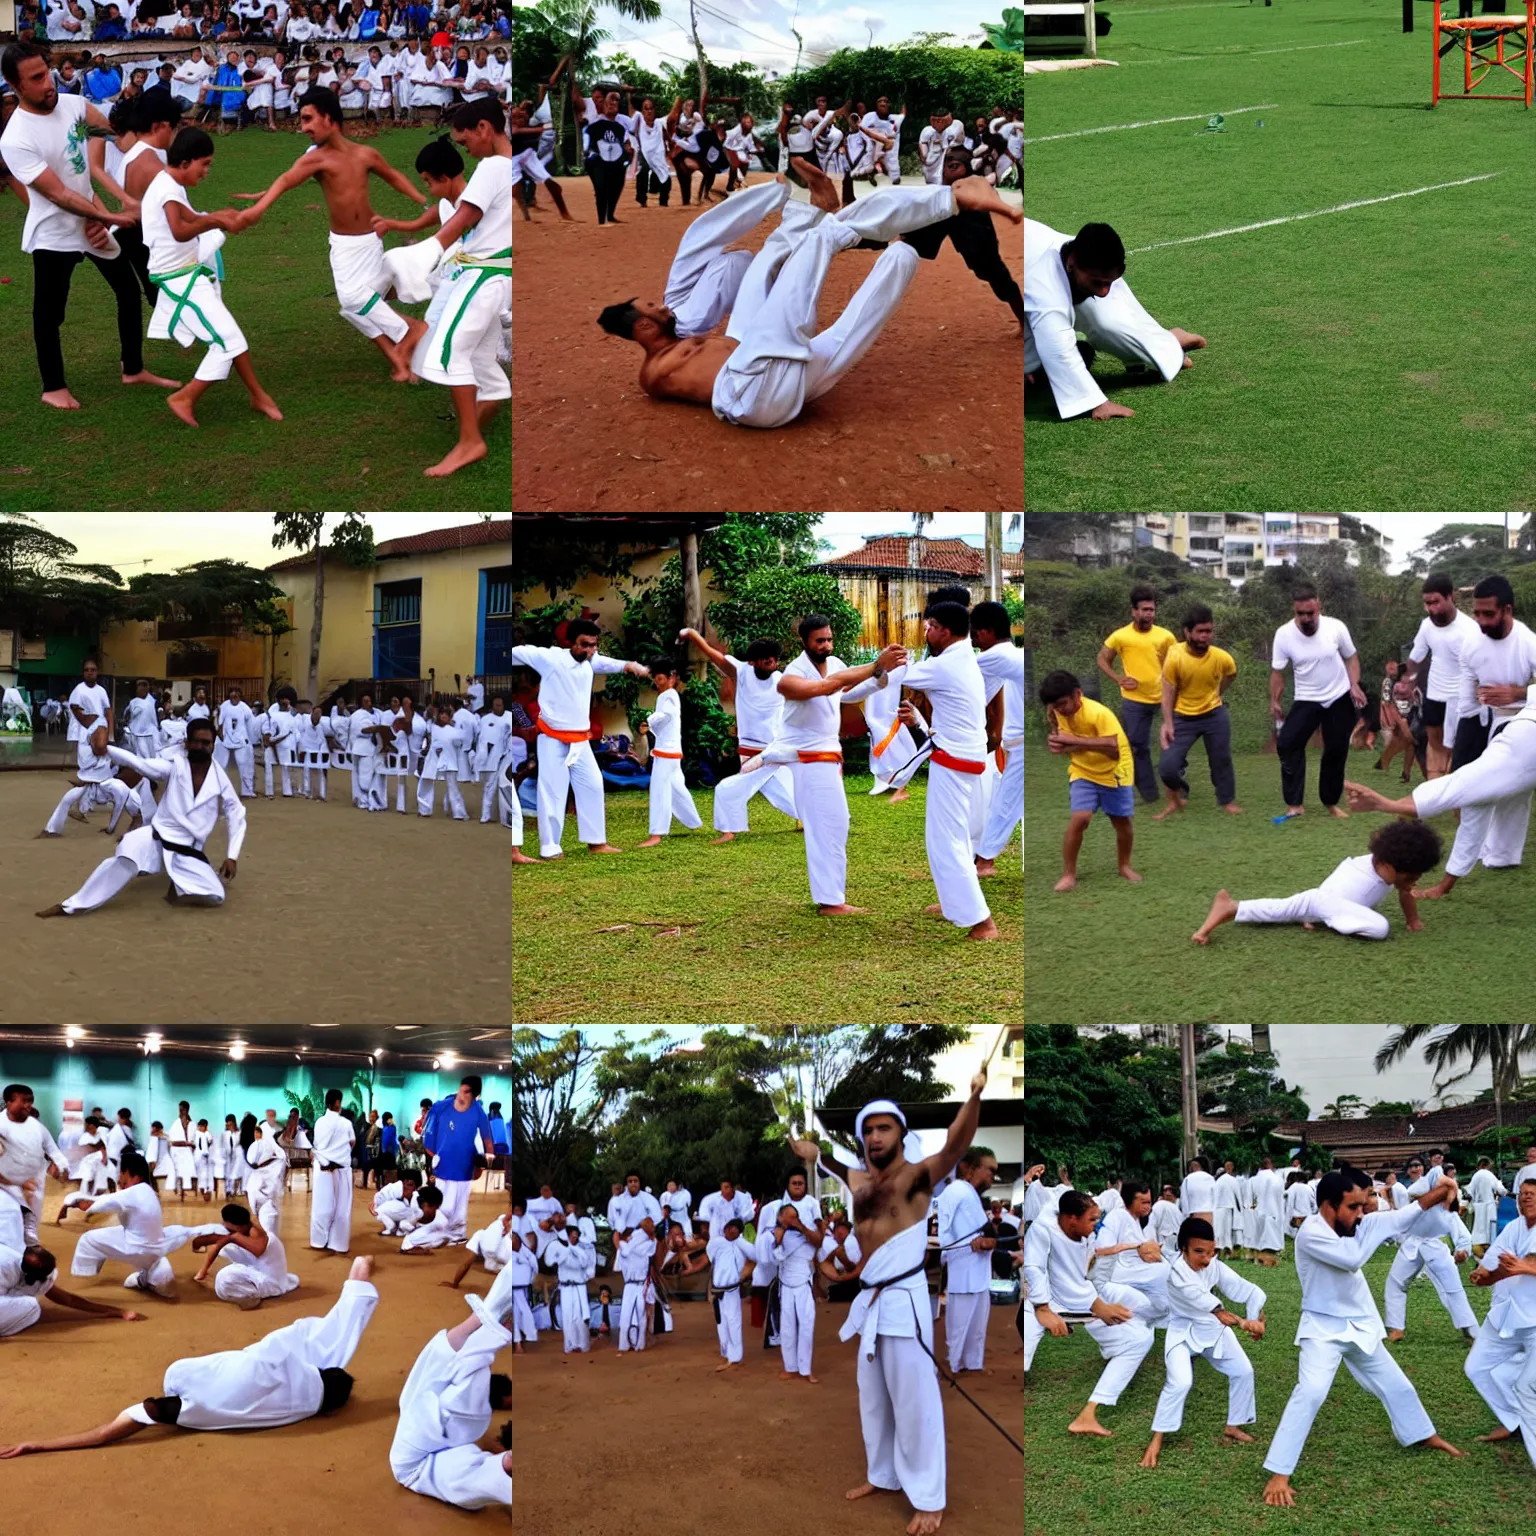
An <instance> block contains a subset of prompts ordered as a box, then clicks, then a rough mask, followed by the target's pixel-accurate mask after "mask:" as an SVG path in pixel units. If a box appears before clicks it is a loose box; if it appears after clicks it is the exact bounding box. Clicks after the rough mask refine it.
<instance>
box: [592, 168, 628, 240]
mask: <svg viewBox="0 0 1536 1536" xmlns="http://www.w3.org/2000/svg"><path fill="white" fill-rule="evenodd" d="M587 175H588V176H590V177H591V178H592V195H593V197H595V198H596V199H597V222H598V223H599V224H606V223H607V222H608V221H609V219H611V218H612V217H613V211H614V209H615V208H617V207H618V206H619V193H620V192H622V191H623V190H624V162H623V161H622V160H600V159H598V158H597V157H596V156H594V157H593V158H592V159H591V160H589V161H587Z"/></svg>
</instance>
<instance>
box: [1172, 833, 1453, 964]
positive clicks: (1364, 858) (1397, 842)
mask: <svg viewBox="0 0 1536 1536" xmlns="http://www.w3.org/2000/svg"><path fill="white" fill-rule="evenodd" d="M1369 846H1370V852H1369V853H1362V854H1357V855H1356V856H1355V857H1353V858H1349V859H1342V860H1340V862H1339V866H1338V868H1337V869H1335V870H1334V872H1333V873H1332V874H1331V875H1329V876H1328V878H1327V879H1326V880H1324V881H1323V883H1322V884H1321V885H1319V886H1315V887H1314V888H1313V889H1312V890H1310V891H1300V892H1298V893H1297V894H1296V895H1295V896H1284V897H1278V898H1274V899H1269V900H1263V901H1233V899H1232V898H1231V896H1230V895H1228V894H1227V892H1226V891H1224V890H1222V891H1217V892H1216V899H1215V900H1214V901H1213V902H1212V903H1211V910H1210V913H1209V914H1208V915H1207V917H1206V919H1205V921H1204V922H1203V923H1201V925H1200V926H1199V927H1198V928H1197V929H1196V930H1195V931H1194V933H1192V934H1191V935H1190V937H1191V938H1192V939H1193V940H1194V941H1195V943H1196V944H1208V943H1210V940H1211V933H1212V931H1213V930H1214V929H1216V928H1218V927H1220V926H1221V924H1222V923H1230V922H1239V923H1300V924H1301V926H1302V927H1303V928H1306V929H1308V930H1309V931H1310V930H1311V929H1313V928H1315V927H1316V926H1317V925H1318V924H1319V923H1322V924H1323V925H1324V926H1325V927H1328V928H1332V929H1333V931H1334V932H1335V933H1344V934H1351V935H1353V936H1354V937H1356V938H1361V939H1384V938H1386V937H1387V933H1388V929H1387V920H1386V918H1384V917H1383V916H1382V915H1381V913H1379V912H1377V911H1375V910H1374V909H1375V908H1376V907H1377V906H1379V905H1380V904H1381V900H1382V898H1383V897H1384V896H1385V895H1386V894H1387V892H1388V891H1390V890H1394V889H1395V890H1396V891H1397V899H1398V900H1399V901H1400V902H1401V903H1402V907H1403V917H1404V918H1405V919H1406V920H1407V924H1408V931H1409V933H1418V932H1419V931H1420V930H1421V929H1422V928H1423V927H1424V924H1423V923H1422V922H1420V920H1419V906H1418V902H1417V901H1415V900H1414V895H1413V887H1414V882H1415V881H1417V880H1418V879H1419V878H1420V877H1421V876H1422V875H1425V874H1427V873H1428V872H1429V871H1430V870H1432V869H1433V868H1434V867H1435V865H1436V864H1438V863H1439V862H1440V847H1441V845H1440V834H1439V833H1438V832H1436V831H1435V830H1434V829H1433V828H1432V827H1427V826H1425V825H1424V823H1423V822H1422V821H1392V822H1388V823H1387V825H1386V826H1384V827H1378V828H1377V829H1376V830H1375V832H1373V833H1372V834H1371V841H1370V845H1369Z"/></svg>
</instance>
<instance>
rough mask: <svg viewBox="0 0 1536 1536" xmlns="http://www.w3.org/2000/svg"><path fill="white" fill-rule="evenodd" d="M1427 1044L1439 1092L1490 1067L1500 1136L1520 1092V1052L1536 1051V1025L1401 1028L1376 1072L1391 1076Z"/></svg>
mask: <svg viewBox="0 0 1536 1536" xmlns="http://www.w3.org/2000/svg"><path fill="white" fill-rule="evenodd" d="M1420 1041H1423V1042H1424V1061H1425V1063H1426V1065H1428V1066H1431V1067H1433V1068H1434V1069H1435V1091H1436V1092H1437V1093H1439V1092H1442V1091H1443V1090H1444V1089H1446V1088H1449V1087H1450V1086H1451V1084H1453V1083H1459V1082H1462V1081H1463V1080H1464V1079H1466V1078H1468V1077H1470V1076H1471V1075H1472V1074H1473V1073H1474V1072H1476V1071H1477V1070H1478V1069H1479V1068H1480V1067H1481V1066H1482V1065H1483V1064H1484V1063H1485V1062H1486V1063H1487V1064H1488V1065H1489V1067H1490V1068H1491V1070H1492V1073H1493V1112H1494V1119H1495V1122H1496V1125H1497V1128H1498V1132H1499V1134H1500V1136H1502V1134H1503V1131H1504V1100H1505V1099H1506V1098H1509V1097H1511V1096H1513V1095H1514V1094H1516V1093H1517V1092H1518V1090H1519V1087H1520V1052H1521V1051H1531V1050H1536V1024H1455V1025H1446V1024H1400V1025H1398V1026H1397V1028H1396V1032H1395V1033H1394V1034H1392V1035H1391V1036H1389V1038H1388V1040H1387V1043H1386V1044H1385V1045H1384V1046H1382V1048H1381V1049H1380V1050H1379V1051H1377V1053H1376V1070H1377V1071H1378V1072H1385V1071H1386V1069H1387V1068H1388V1067H1389V1066H1391V1065H1392V1063H1393V1062H1395V1061H1401V1060H1402V1059H1403V1058H1404V1057H1405V1056H1406V1055H1407V1054H1408V1052H1409V1051H1411V1050H1412V1049H1413V1047H1414V1046H1416V1045H1417V1044H1419V1042H1420ZM1463 1060H1465V1061H1466V1063H1467V1066H1466V1070H1465V1071H1462V1072H1458V1073H1457V1074H1456V1076H1454V1077H1449V1078H1446V1079H1445V1080H1444V1081H1443V1082H1442V1081H1441V1077H1440V1074H1441V1073H1442V1072H1446V1071H1450V1070H1451V1069H1452V1068H1454V1067H1457V1066H1459V1065H1460V1064H1461V1062H1462V1061H1463Z"/></svg>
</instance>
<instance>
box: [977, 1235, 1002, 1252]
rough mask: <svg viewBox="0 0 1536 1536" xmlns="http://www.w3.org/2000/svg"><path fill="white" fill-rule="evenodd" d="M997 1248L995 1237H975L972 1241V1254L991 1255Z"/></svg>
mask: <svg viewBox="0 0 1536 1536" xmlns="http://www.w3.org/2000/svg"><path fill="white" fill-rule="evenodd" d="M996 1247H997V1239H996V1238H995V1237H973V1238H972V1239H971V1252H972V1253H991V1251H992V1250H993V1249H994V1248H996Z"/></svg>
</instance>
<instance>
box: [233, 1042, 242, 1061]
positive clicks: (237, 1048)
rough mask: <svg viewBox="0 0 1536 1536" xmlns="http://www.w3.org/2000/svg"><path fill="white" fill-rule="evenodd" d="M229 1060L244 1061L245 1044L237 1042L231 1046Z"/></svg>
mask: <svg viewBox="0 0 1536 1536" xmlns="http://www.w3.org/2000/svg"><path fill="white" fill-rule="evenodd" d="M229 1059H230V1060H231V1061H244V1060H245V1044H244V1042H243V1041H240V1040H237V1041H235V1043H234V1044H233V1045H232V1046H230V1048H229Z"/></svg>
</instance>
